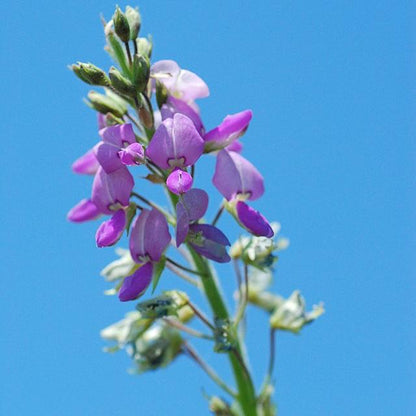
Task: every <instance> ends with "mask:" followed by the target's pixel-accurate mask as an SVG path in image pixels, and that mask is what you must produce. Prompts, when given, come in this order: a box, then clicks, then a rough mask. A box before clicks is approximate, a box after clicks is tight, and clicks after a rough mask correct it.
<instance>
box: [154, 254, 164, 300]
mask: <svg viewBox="0 0 416 416" xmlns="http://www.w3.org/2000/svg"><path fill="white" fill-rule="evenodd" d="M165 264H166V257H165V256H162V258H161V259H160V260H159V261H158V262H157V263H156V264H155V265H154V267H153V277H152V293H154V291H155V289H156V287H157V285H158V283H159V280H160V276H161V275H162V272H163V270H164V269H165Z"/></svg>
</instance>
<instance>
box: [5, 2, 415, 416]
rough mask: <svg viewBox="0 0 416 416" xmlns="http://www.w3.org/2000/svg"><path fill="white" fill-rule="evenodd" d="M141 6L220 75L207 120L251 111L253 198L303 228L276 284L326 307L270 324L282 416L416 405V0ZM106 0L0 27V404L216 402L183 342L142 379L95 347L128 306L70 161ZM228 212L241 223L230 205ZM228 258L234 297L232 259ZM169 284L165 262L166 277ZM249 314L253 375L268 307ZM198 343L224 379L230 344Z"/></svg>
mask: <svg viewBox="0 0 416 416" xmlns="http://www.w3.org/2000/svg"><path fill="white" fill-rule="evenodd" d="M412 3H413V4H412ZM121 5H122V6H124V5H125V4H124V3H123V4H121ZM132 5H135V4H132ZM138 6H139V7H140V9H141V12H142V16H143V29H142V33H143V34H147V33H152V34H153V36H154V44H155V47H154V59H155V60H158V59H174V60H176V61H178V62H179V63H180V65H181V66H182V67H183V68H187V69H190V70H192V71H194V72H196V73H198V74H199V75H200V76H201V77H202V78H203V79H204V80H205V81H206V82H207V84H208V85H209V86H210V90H211V96H210V97H209V98H208V99H206V100H204V101H201V102H200V104H201V109H202V115H203V119H204V123H205V125H206V126H207V128H212V127H214V126H216V125H217V124H218V123H219V122H220V121H221V120H222V119H223V117H224V116H225V115H227V114H232V113H235V112H237V111H240V110H243V109H246V108H251V109H252V110H253V112H254V118H253V121H252V123H251V125H250V129H249V131H248V132H247V134H246V136H245V137H244V139H243V141H244V146H245V150H244V154H245V156H246V157H248V158H249V159H250V160H251V161H252V162H253V163H255V164H256V165H257V166H258V167H259V169H260V171H261V172H262V173H263V175H264V177H265V183H266V193H265V195H264V196H263V198H262V199H261V200H260V201H258V202H256V203H255V204H254V205H255V207H256V208H257V209H260V210H261V211H262V212H263V213H264V214H265V215H266V216H267V217H268V218H269V219H271V220H272V219H273V220H277V221H279V222H280V223H281V224H282V232H281V233H282V235H284V236H285V237H288V238H289V239H290V241H291V245H290V247H289V249H288V250H287V251H286V252H283V253H282V255H281V257H280V260H279V264H278V266H277V269H276V277H275V282H274V289H275V290H276V291H278V292H279V293H281V294H283V295H285V296H288V295H290V293H291V292H292V291H293V290H294V289H298V288H299V289H301V291H302V293H303V295H304V296H305V298H306V300H307V303H308V305H309V306H312V304H314V303H318V302H319V301H324V303H325V308H326V314H325V315H324V316H323V317H321V318H320V319H319V320H318V321H317V322H315V323H314V324H313V325H311V326H309V327H307V328H305V329H304V331H302V334H301V335H299V336H294V335H292V334H290V333H282V334H278V336H277V340H276V342H277V365H276V372H275V375H276V381H277V385H276V399H277V402H278V404H279V410H280V413H279V414H281V415H282V416H292V415H293V416H299V415H308V416H318V415H320V416H321V415H337V416H338V415H358V416H360V415H369V414H371V415H414V414H415V412H416V403H415V397H416V396H415V394H414V393H415V387H416V376H415V374H416V368H415V367H416V366H415V360H416V355H415V349H416V348H415V347H416V342H415V329H414V328H415V312H416V307H415V305H416V303H415V286H416V285H415V276H416V273H415V272H416V264H415V255H414V253H415V248H416V244H415V243H416V241H415V231H414V230H415V225H416V221H415V179H414V178H415V142H414V134H415V122H414V114H415V112H414V110H415V108H414V104H415V101H414V91H415V82H414V73H415V60H414V55H415V48H414V42H415V33H414V29H413V28H414V23H415V7H414V2H406V1H386V0H378V1H371V0H370V1H366V2H351V1H336V2H328V1H314V2H306V1H294V2H288V1H256V2H243V1H241V2H237V1H227V2H224V1H210V2H200V1H187V2H182V1H177V2H173V1H172V2H170V1H159V2H154V1H149V0H143V1H141V2H140V3H138ZM113 7H114V3H112V2H110V1H96V0H93V1H89V2H80V1H74V2H67V3H65V2H60V3H59V4H58V3H57V2H55V1H41V0H39V1H37V2H33V3H32V2H9V3H8V4H7V8H6V11H5V13H4V15H3V21H2V24H1V25H0V47H1V51H2V53H1V58H0V59H1V60H2V76H1V77H0V88H1V91H2V99H1V102H0V107H1V109H0V114H1V118H2V126H3V133H2V136H3V141H4V146H3V151H2V160H3V162H2V163H3V167H4V169H3V173H2V175H1V195H2V203H1V205H0V214H1V218H2V227H1V240H0V241H1V243H0V244H1V253H2V256H1V257H2V260H1V262H0V267H1V275H2V279H3V284H2V290H1V291H0V305H1V306H0V307H1V315H0V331H1V342H0V356H1V359H0V414H4V415H24V414H27V415H101V416H107V415H126V414H137V415H138V414H146V415H155V416H159V415H168V414H169V415H180V414H181V415H195V414H198V415H205V414H209V413H208V410H207V404H206V401H205V399H204V397H203V395H202V388H204V389H205V391H206V392H207V393H210V394H214V393H218V390H217V388H216V387H215V385H213V384H212V383H211V382H210V381H209V380H208V379H207V377H206V376H205V375H204V374H203V373H202V372H201V371H200V370H199V369H198V368H196V367H193V364H192V363H191V362H190V361H189V360H188V359H187V358H186V357H180V358H179V359H178V360H177V361H176V362H175V363H174V364H173V365H172V366H170V367H169V368H167V369H166V370H163V371H159V372H155V373H151V374H144V375H142V376H139V377H136V376H131V375H129V374H128V373H127V371H126V370H127V369H128V368H129V367H130V360H129V358H128V357H127V355H126V354H125V353H124V352H120V353H118V354H116V355H107V354H104V353H103V352H102V347H103V346H104V345H105V343H104V341H102V340H101V339H100V337H99V331H100V329H101V328H103V327H105V326H107V325H108V324H110V323H112V322H115V321H117V320H119V319H121V318H122V317H123V316H124V314H125V313H126V312H127V311H129V310H131V309H132V308H133V305H132V304H121V303H119V302H118V300H117V299H116V298H109V297H105V296H103V294H102V292H103V291H104V290H105V289H108V288H109V286H108V284H106V283H105V282H104V281H103V279H102V278H101V277H100V276H99V271H100V270H101V269H102V268H103V267H104V266H105V265H106V264H107V263H108V262H110V261H112V260H113V259H114V258H115V254H114V250H113V249H112V248H109V249H101V250H99V249H97V248H96V247H95V241H94V234H95V230H96V228H97V226H98V223H96V222H94V223H89V224H84V225H74V224H70V223H68V222H67V221H66V213H67V211H68V210H69V209H70V208H71V207H72V206H73V205H75V203H77V202H78V200H80V199H81V198H83V197H85V196H88V194H89V192H90V191H89V189H90V183H91V180H90V178H85V177H79V176H78V177H77V176H75V175H73V174H72V173H71V170H70V166H71V163H72V162H73V160H75V159H76V158H77V157H78V156H79V155H81V154H82V153H83V152H84V151H86V150H87V149H89V148H90V147H92V146H93V145H94V144H95V143H96V141H97V140H98V135H97V131H96V120H95V115H94V113H93V111H91V110H90V109H88V108H87V107H86V106H85V105H84V104H83V103H82V97H83V96H85V94H86V93H87V92H88V86H87V85H85V84H82V83H81V82H80V81H78V80H77V79H76V78H75V77H74V76H73V75H72V74H71V72H70V71H69V70H68V69H67V68H66V66H67V65H68V64H71V63H72V62H75V61H77V60H80V61H91V62H94V63H95V64H97V65H99V66H101V67H103V68H105V69H108V68H109V67H110V65H111V62H110V59H109V57H108V56H107V55H106V54H105V52H104V51H103V46H104V36H103V33H102V28H101V25H100V21H99V13H100V12H102V13H103V14H104V16H106V17H107V18H110V17H111V15H112V13H113ZM210 163H211V165H210ZM206 166H207V168H206V169H204V170H203V169H200V171H199V172H198V176H199V179H198V181H197V185H198V186H207V187H208V189H210V190H212V195H213V196H212V201H213V205H212V206H213V207H214V206H215V204H216V201H219V200H220V199H219V196H218V194H217V193H214V190H213V188H212V187H210V185H209V184H210V180H211V175H212V173H211V172H210V171H209V169H208V168H212V167H213V159H212V160H211V161H209V162H208V164H207V165H206ZM146 189H147V188H146ZM213 211H214V208H212V211H210V212H213ZM220 224H221V226H222V227H224V230H225V231H226V232H227V234H228V235H229V236H230V238H236V237H237V235H238V228H237V227H236V226H235V224H234V223H233V221H232V220H231V218H228V217H224V218H222V219H221V223H220ZM220 270H221V273H222V275H221V282H222V284H223V286H224V287H225V289H226V290H227V291H228V292H229V293H230V292H231V291H232V290H233V289H232V288H233V285H234V279H233V276H232V274H231V273H230V272H229V271H230V270H231V269H229V268H228V266H225V267H221V269H220ZM176 287H182V286H180V282H179V280H178V279H177V278H175V277H174V276H171V275H169V274H167V275H165V276H164V278H163V279H162V283H161V286H160V288H161V289H171V288H176ZM204 308H205V309H207V308H206V307H205V306H204ZM249 313H250V314H252V316H250V317H249V321H248V341H247V345H248V349H249V353H250V355H251V365H252V367H253V368H254V369H255V370H254V378H255V381H256V383H257V385H259V384H260V382H261V380H262V374H263V371H264V369H265V368H266V365H267V354H268V352H267V351H268V348H267V342H266V341H267V335H266V328H267V317H266V316H265V315H264V314H263V313H260V312H256V311H254V310H253V309H250V311H249ZM197 345H198V348H199V349H200V350H201V351H202V352H204V353H206V354H207V356H208V360H209V361H210V363H212V364H213V365H214V366H215V367H216V368H219V369H225V375H224V377H225V378H226V379H227V380H230V381H231V375H230V373H229V372H228V367H227V364H226V359H225V357H214V356H213V354H211V353H210V347H209V346H208V347H206V346H204V345H201V344H197Z"/></svg>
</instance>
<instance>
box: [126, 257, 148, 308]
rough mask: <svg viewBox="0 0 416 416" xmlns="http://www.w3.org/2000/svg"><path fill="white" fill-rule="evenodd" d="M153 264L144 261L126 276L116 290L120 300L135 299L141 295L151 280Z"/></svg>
mask: <svg viewBox="0 0 416 416" xmlns="http://www.w3.org/2000/svg"><path fill="white" fill-rule="evenodd" d="M152 276H153V264H152V263H150V262H149V263H145V264H143V265H142V266H141V267H139V268H138V269H137V270H136V271H135V272H134V273H133V274H131V275H130V276H127V277H126V278H125V279H124V281H123V284H122V286H121V288H120V291H119V292H118V298H119V299H120V300H121V301H122V302H127V301H129V300H134V299H137V298H138V297H139V296H141V295H142V294H143V293H144V292H145V291H146V289H147V287H148V286H149V284H150V282H151V281H152Z"/></svg>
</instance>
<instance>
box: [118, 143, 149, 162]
mask: <svg viewBox="0 0 416 416" xmlns="http://www.w3.org/2000/svg"><path fill="white" fill-rule="evenodd" d="M118 156H119V157H120V161H121V163H123V164H124V165H141V164H142V163H144V149H143V146H142V145H141V144H140V143H132V144H130V145H128V146H127V147H126V148H125V149H122V150H120V151H119V152H118Z"/></svg>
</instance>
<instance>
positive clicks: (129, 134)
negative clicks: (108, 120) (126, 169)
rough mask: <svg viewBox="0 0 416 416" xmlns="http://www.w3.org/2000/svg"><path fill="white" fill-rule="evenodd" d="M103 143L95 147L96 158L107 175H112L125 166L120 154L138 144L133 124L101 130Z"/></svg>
mask: <svg viewBox="0 0 416 416" xmlns="http://www.w3.org/2000/svg"><path fill="white" fill-rule="evenodd" d="M100 136H101V137H102V139H103V140H102V141H101V142H99V143H98V144H97V145H96V146H95V147H94V153H95V156H96V158H97V160H98V162H99V163H100V165H101V167H102V168H103V169H104V170H105V172H106V173H112V172H114V171H115V170H117V169H119V168H120V167H122V166H123V163H122V161H121V160H120V156H119V152H120V150H123V149H124V148H126V147H127V146H129V145H131V144H133V143H136V137H135V135H134V131H133V127H132V125H131V124H119V125H116V126H110V127H105V128H104V129H102V130H100Z"/></svg>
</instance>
